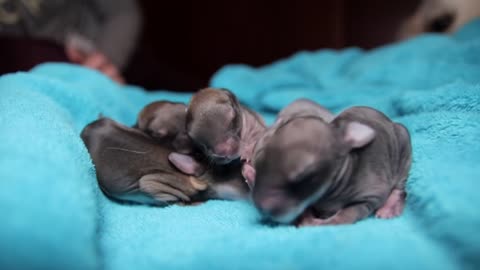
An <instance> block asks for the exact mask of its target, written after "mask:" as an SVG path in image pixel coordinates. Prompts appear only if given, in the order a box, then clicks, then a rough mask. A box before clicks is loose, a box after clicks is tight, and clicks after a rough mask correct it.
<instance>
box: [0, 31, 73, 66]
mask: <svg viewBox="0 0 480 270" xmlns="http://www.w3.org/2000/svg"><path fill="white" fill-rule="evenodd" d="M0 59H1V60H0V74H4V73H10V72H14V71H19V70H25V71H26V70H29V69H31V68H32V67H34V66H35V65H37V64H39V63H43V62H52V61H55V62H68V59H67V56H66V54H65V50H64V48H63V46H61V45H59V44H58V43H56V42H53V41H48V40H41V39H32V38H23V37H0Z"/></svg>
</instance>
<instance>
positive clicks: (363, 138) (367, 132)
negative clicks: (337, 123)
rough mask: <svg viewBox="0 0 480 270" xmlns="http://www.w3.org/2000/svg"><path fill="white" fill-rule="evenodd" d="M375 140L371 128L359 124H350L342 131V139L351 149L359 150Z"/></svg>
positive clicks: (373, 131)
mask: <svg viewBox="0 0 480 270" xmlns="http://www.w3.org/2000/svg"><path fill="white" fill-rule="evenodd" d="M374 138H375V130H373V128H371V127H369V126H367V125H364V124H361V123H359V122H350V123H348V124H347V125H346V127H345V129H344V134H343V139H344V141H345V142H346V143H347V144H348V145H349V146H350V147H351V148H360V147H363V146H365V145H367V144H369V143H370V142H371V141H372V140H373V139H374Z"/></svg>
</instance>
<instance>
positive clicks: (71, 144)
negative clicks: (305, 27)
mask: <svg viewBox="0 0 480 270" xmlns="http://www.w3.org/2000/svg"><path fill="white" fill-rule="evenodd" d="M159 76H161V74H159ZM212 85H213V86H217V87H226V88H230V89H232V90H233V91H234V92H235V93H236V94H237V96H238V97H239V98H240V100H241V101H242V102H243V103H245V104H247V105H249V106H251V107H253V108H255V109H257V110H259V111H261V112H262V113H263V114H264V115H265V116H266V117H267V119H268V121H269V122H271V121H272V119H273V117H274V115H275V113H276V112H278V111H279V110H280V109H281V108H282V107H283V106H285V105H287V104H288V103H289V102H291V101H293V100H294V99H296V98H299V97H307V98H310V99H313V100H315V101H318V102H320V103H321V104H323V105H325V106H326V107H328V108H330V109H331V110H333V111H335V112H339V111H341V110H342V109H344V108H346V107H348V106H352V105H369V106H373V107H375V108H377V109H380V110H382V111H384V112H385V113H386V114H388V115H389V116H390V117H392V118H393V119H394V120H395V121H399V122H402V123H403V124H405V125H406V126H407V127H408V128H409V130H410V132H411V135H412V141H413V152H414V153H413V155H414V162H413V167H412V171H411V176H410V178H409V181H408V185H407V190H408V198H407V207H406V210H405V212H404V214H403V215H402V216H401V217H399V218H396V219H392V220H379V219H375V218H369V219H366V220H363V221H360V222H358V223H357V224H354V225H345V226H333V227H312V228H301V229H297V228H294V227H290V226H279V227H270V226H267V225H263V224H261V223H259V215H258V214H257V212H256V211H255V209H254V208H253V207H252V205H250V204H249V203H248V202H241V201H237V202H229V201H209V202H207V203H204V204H202V205H199V206H191V207H182V206H170V207H166V208H158V207H148V206H138V205H122V204H118V203H115V202H112V201H110V200H108V199H107V198H106V197H105V196H104V195H103V194H102V193H101V192H100V190H99V189H98V186H97V184H96V180H95V169H94V166H93V164H92V161H91V160H90V157H89V155H88V152H87V150H86V148H85V146H84V145H83V143H82V141H81V140H80V137H79V133H80V131H81V129H82V128H83V127H84V126H85V125H86V124H87V123H89V122H90V121H93V120H95V119H96V118H97V116H98V114H99V113H102V114H104V115H105V116H108V117H112V118H114V119H116V120H118V121H120V122H122V123H124V124H127V125H131V124H133V123H134V122H135V117H136V114H137V113H138V111H139V110H140V109H141V108H142V107H143V106H144V105H146V104H147V103H149V102H151V101H154V100H158V99H170V100H175V101H185V102H186V101H188V99H189V95H186V94H178V93H172V92H167V91H158V92H155V93H149V92H145V91H144V90H143V89H141V88H138V87H133V86H119V85H116V84H115V83H113V82H111V81H110V80H108V79H107V78H106V77H104V76H102V75H101V74H99V73H97V72H95V71H92V70H88V69H84V68H81V67H77V66H71V65H66V64H55V63H51V64H45V65H41V66H38V67H36V68H34V69H33V70H31V71H30V72H27V73H16V74H9V75H5V76H2V77H0V153H1V155H0V215H1V220H0V269H116V270H121V269H139V270H142V269H381V268H386V269H402V270H403V269H478V268H479V267H480V233H479V228H480V210H479V207H480V196H479V195H478V190H479V188H478V186H479V184H480V182H479V180H480V21H475V22H473V23H471V24H469V25H467V26H466V27H464V28H463V29H462V30H461V31H460V32H458V33H456V34H455V35H454V36H439V35H425V36H421V37H418V38H416V39H413V40H409V41H407V42H403V43H399V44H394V45H390V46H386V47H382V48H378V49H375V50H372V51H362V50H359V49H355V48H352V49H345V50H340V51H332V50H320V51H317V52H300V53H297V54H295V55H293V56H292V57H290V58H288V59H284V60H281V61H278V62H276V63H273V64H271V65H268V66H265V67H261V68H252V67H248V66H244V65H230V66H226V67H224V68H223V69H221V70H220V71H218V73H217V74H215V76H214V77H213V78H212Z"/></svg>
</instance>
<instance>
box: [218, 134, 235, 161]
mask: <svg viewBox="0 0 480 270" xmlns="http://www.w3.org/2000/svg"><path fill="white" fill-rule="evenodd" d="M214 152H215V154H216V155H219V156H224V157H230V156H235V155H236V154H237V152H238V143H237V141H236V140H235V139H233V138H228V139H227V140H225V141H224V142H221V143H219V144H217V145H216V146H215V149H214Z"/></svg>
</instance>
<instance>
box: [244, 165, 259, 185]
mask: <svg viewBox="0 0 480 270" xmlns="http://www.w3.org/2000/svg"><path fill="white" fill-rule="evenodd" d="M242 175H243V177H244V178H245V182H247V184H248V187H249V188H250V189H253V186H254V185H255V175H256V172H255V168H253V166H252V165H251V164H249V163H244V164H243V166H242Z"/></svg>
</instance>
